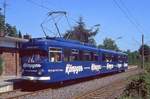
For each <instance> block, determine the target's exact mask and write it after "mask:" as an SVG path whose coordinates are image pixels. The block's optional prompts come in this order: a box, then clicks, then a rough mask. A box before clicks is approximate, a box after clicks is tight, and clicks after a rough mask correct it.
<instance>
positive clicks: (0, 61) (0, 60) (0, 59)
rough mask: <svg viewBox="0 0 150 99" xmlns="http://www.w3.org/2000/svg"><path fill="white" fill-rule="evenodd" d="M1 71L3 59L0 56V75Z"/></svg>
mask: <svg viewBox="0 0 150 99" xmlns="http://www.w3.org/2000/svg"><path fill="white" fill-rule="evenodd" d="M2 72H3V60H2V58H1V57H0V75H1V74H2Z"/></svg>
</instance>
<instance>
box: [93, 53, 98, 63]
mask: <svg viewBox="0 0 150 99" xmlns="http://www.w3.org/2000/svg"><path fill="white" fill-rule="evenodd" d="M93 61H98V53H93Z"/></svg>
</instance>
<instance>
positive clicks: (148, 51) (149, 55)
mask: <svg viewBox="0 0 150 99" xmlns="http://www.w3.org/2000/svg"><path fill="white" fill-rule="evenodd" d="M142 50H144V57H145V61H150V46H148V45H146V44H144V45H143V46H140V48H139V53H140V55H141V56H142Z"/></svg>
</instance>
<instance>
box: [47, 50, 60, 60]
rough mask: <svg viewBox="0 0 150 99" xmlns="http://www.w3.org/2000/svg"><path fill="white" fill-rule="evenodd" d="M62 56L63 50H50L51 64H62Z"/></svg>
mask: <svg viewBox="0 0 150 99" xmlns="http://www.w3.org/2000/svg"><path fill="white" fill-rule="evenodd" d="M61 55H62V49H61V48H49V60H50V62H60V61H61Z"/></svg>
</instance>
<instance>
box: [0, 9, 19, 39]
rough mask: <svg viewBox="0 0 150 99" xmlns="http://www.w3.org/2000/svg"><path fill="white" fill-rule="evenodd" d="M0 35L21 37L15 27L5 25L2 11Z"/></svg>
mask: <svg viewBox="0 0 150 99" xmlns="http://www.w3.org/2000/svg"><path fill="white" fill-rule="evenodd" d="M0 9H1V8H0ZM4 29H5V30H4ZM0 33H5V35H8V36H12V37H18V36H19V32H18V31H17V29H16V27H15V26H12V25H10V24H8V23H6V25H4V15H3V14H2V12H1V10H0ZM20 33H21V32H20Z"/></svg>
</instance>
